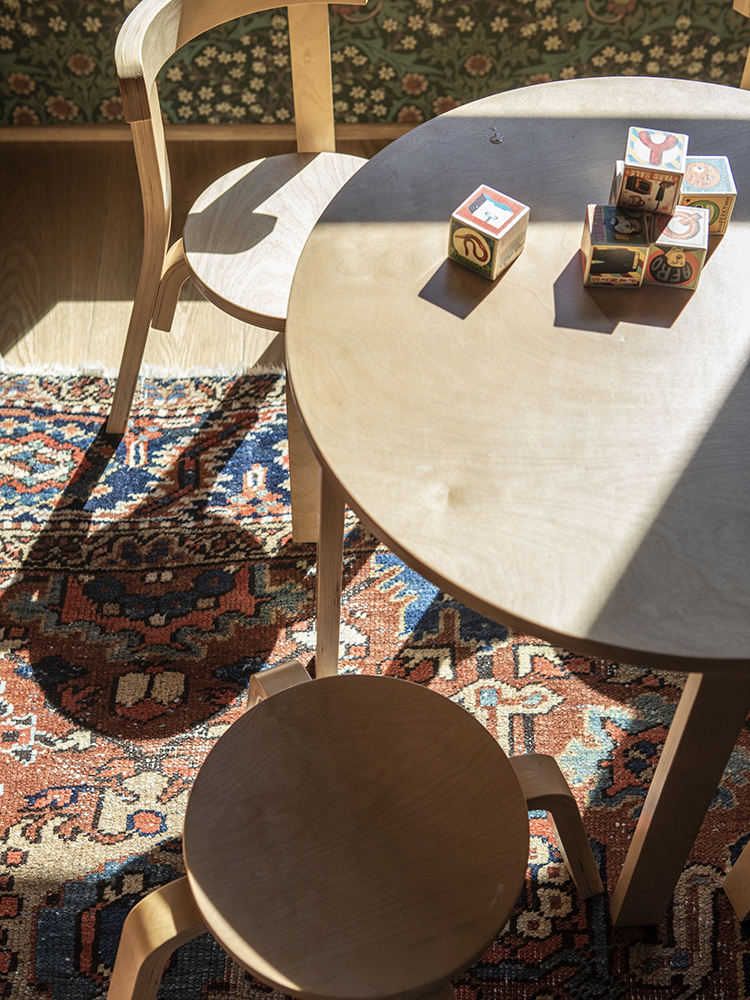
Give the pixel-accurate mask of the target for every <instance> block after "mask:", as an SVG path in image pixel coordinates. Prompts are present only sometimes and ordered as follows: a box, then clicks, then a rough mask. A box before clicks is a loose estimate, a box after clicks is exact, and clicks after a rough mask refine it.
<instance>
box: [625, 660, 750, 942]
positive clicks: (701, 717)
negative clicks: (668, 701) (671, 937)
mask: <svg viewBox="0 0 750 1000" xmlns="http://www.w3.org/2000/svg"><path fill="white" fill-rule="evenodd" d="M748 709H750V676H747V675H744V674H741V673H718V672H716V673H710V674H690V675H689V676H688V681H687V684H686V685H685V691H684V693H683V695H682V697H681V698H680V702H679V705H678V706H677V711H676V712H675V716H674V719H673V721H672V725H671V726H670V727H669V735H668V736H667V741H666V743H665V744H664V750H663V751H662V755H661V759H660V760H659V764H658V765H657V768H656V773H655V774H654V778H653V781H652V782H651V787H650V788H649V792H648V796H647V797H646V801H645V803H644V805H643V811H642V813H641V816H640V819H639V820H638V825H637V826H636V829H635V833H634V834H633V840H632V842H631V844H630V850H629V851H628V856H627V858H626V860H625V865H624V867H623V870H622V873H621V875H620V878H619V881H618V883H617V887H616V889H615V891H614V894H613V896H612V905H611V911H612V920H613V923H614V924H615V925H616V926H618V927H627V926H632V925H645V924H658V923H660V922H661V920H662V918H663V916H664V913H665V911H666V909H667V906H668V905H669V901H670V900H671V898H672V894H673V892H674V888H675V886H676V884H677V880H678V878H679V877H680V874H681V872H682V870H683V868H684V867H685V862H686V861H687V859H688V855H689V854H690V849H691V848H692V846H693V843H694V842H695V838H696V836H697V835H698V830H699V829H700V826H701V823H702V822H703V819H704V817H705V815H706V813H707V812H708V807H709V806H710V805H711V800H712V799H713V797H714V794H715V792H716V789H717V787H718V785H719V782H720V781H721V776H722V774H723V772H724V768H725V767H726V764H727V761H728V760H729V755H730V754H731V752H732V750H733V749H734V746H735V744H736V742H737V737H738V736H739V733H740V730H741V729H742V727H743V725H744V724H745V720H746V718H747V713H748Z"/></svg>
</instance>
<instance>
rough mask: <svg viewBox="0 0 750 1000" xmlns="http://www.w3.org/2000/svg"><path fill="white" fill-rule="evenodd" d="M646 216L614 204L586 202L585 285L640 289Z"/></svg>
mask: <svg viewBox="0 0 750 1000" xmlns="http://www.w3.org/2000/svg"><path fill="white" fill-rule="evenodd" d="M649 221H650V220H649V215H648V214H647V213H646V212H640V211H631V210H630V209H627V208H620V207H619V206H617V205H589V206H588V207H587V209H586V218H585V221H584V225H583V237H582V239H581V262H582V264H583V283H584V285H610V286H614V287H616V288H639V287H640V285H641V282H642V281H643V268H644V265H645V263H646V258H647V256H648V249H649V246H650V239H649Z"/></svg>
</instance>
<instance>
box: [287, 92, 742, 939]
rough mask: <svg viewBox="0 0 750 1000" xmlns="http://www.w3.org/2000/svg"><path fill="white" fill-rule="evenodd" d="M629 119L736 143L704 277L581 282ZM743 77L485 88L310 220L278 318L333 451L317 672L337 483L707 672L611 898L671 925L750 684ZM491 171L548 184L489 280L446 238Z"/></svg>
mask: <svg viewBox="0 0 750 1000" xmlns="http://www.w3.org/2000/svg"><path fill="white" fill-rule="evenodd" d="M630 125H642V126H650V127H654V128H657V129H658V128H662V129H666V130H673V131H678V132H683V133H687V134H688V135H689V137H690V141H689V148H688V153H689V154H691V155H692V154H703V155H710V154H724V155H727V156H728V157H729V158H730V161H731V165H732V169H733V172H734V176H735V181H736V184H737V189H738V192H739V194H738V198H737V203H736V206H735V210H734V214H733V217H732V221H731V223H730V226H729V231H728V233H727V235H726V236H725V237H724V238H723V239H721V240H719V239H716V238H713V239H712V248H711V249H712V255H711V257H710V260H709V261H708V263H707V264H706V266H705V269H704V271H703V274H702V277H701V280H700V283H699V285H698V288H697V290H696V291H695V292H694V293H690V292H686V291H684V290H681V289H673V288H667V289H660V288H657V287H654V286H644V287H643V288H641V289H638V290H619V289H618V290H614V289H588V288H584V287H583V284H582V280H581V265H580V259H579V247H580V242H581V233H582V228H583V217H584V212H585V208H586V205H587V204H588V203H594V202H598V203H606V201H607V199H608V195H609V189H610V184H611V180H612V175H613V173H614V165H615V160H616V159H618V158H622V156H623V154H624V151H625V142H626V138H627V131H628V128H629V126H630ZM749 154H750V93H748V92H745V91H739V90H732V89H730V88H726V87H719V86H714V85H711V84H704V83H690V82H684V81H678V80H659V79H645V78H629V77H622V78H604V79H595V80H575V81H565V82H560V83H551V84H542V85H539V86H534V87H528V88H525V89H521V90H515V91H511V92H508V93H505V94H501V95H497V96H494V97H488V98H485V99H483V100H480V101H476V102H474V103H472V104H469V105H466V106H464V107H461V108H458V109H456V110H455V111H452V112H449V113H448V114H445V115H442V116H440V117H438V118H436V119H434V120H432V121H429V122H427V123H425V124H424V125H421V126H420V127H419V128H417V129H415V130H414V131H413V132H411V133H409V134H408V135H406V136H404V137H402V138H401V139H399V140H397V141H396V142H395V143H393V144H392V145H391V146H389V147H387V148H386V149H385V150H383V151H382V152H381V153H379V154H378V155H377V156H376V157H375V158H374V159H373V160H371V161H370V162H369V163H368V164H367V165H366V166H364V167H363V168H362V169H361V170H360V171H359V172H358V173H357V174H356V175H355V176H354V177H353V178H352V180H351V181H349V182H348V184H347V185H346V186H345V188H344V189H343V190H342V191H341V192H340V194H339V195H338V196H337V197H336V198H335V199H334V201H333V202H332V204H331V205H330V207H329V208H328V210H327V211H326V212H325V213H324V215H323V216H322V218H321V220H320V221H319V222H318V224H317V226H316V227H315V229H314V231H313V233H312V236H311V237H310V239H309V241H308V243H307V246H306V248H305V251H304V253H303V256H302V259H301V262H300V265H299V268H298V270H297V275H296V278H295V282H294V286H293V290H292V296H291V302H290V309H289V318H288V324H287V361H288V368H289V375H290V379H291V386H292V390H293V394H294V398H295V399H296V402H297V405H298V408H299V412H300V414H301V417H302V421H303V424H304V426H305V428H306V430H307V433H308V435H309V438H310V441H311V442H312V446H313V450H314V451H315V453H316V456H317V458H318V460H319V462H320V463H321V465H322V467H323V470H324V474H323V501H322V508H321V510H322V522H321V535H320V554H319V569H318V573H319V588H320V589H319V606H318V622H319V624H318V627H319V648H318V659H317V668H318V670H319V671H320V672H323V673H325V672H331V671H335V669H336V660H337V650H338V641H337V637H338V621H339V610H338V596H339V592H338V591H337V589H336V581H337V579H338V578H340V566H341V563H340V554H341V541H340V538H341V532H342V523H343V499H344V498H345V499H346V501H347V502H348V503H349V504H350V505H351V507H352V508H353V509H354V510H355V511H356V512H357V514H358V515H359V517H360V518H361V520H362V521H363V522H364V523H365V524H366V525H367V526H368V527H369V528H370V529H371V530H372V531H373V532H374V533H375V534H376V535H377V536H378V537H379V538H381V539H382V540H383V541H384V542H385V543H386V544H387V545H389V546H390V547H391V548H392V549H393V550H394V551H395V552H396V553H398V555H400V556H401V557H402V558H403V559H404V560H405V561H406V562H407V563H408V564H409V565H411V566H413V567H414V568H416V569H417V570H418V571H419V572H421V573H422V574H423V575H424V576H425V577H427V578H428V579H429V580H431V581H433V582H434V583H436V584H437V585H438V586H440V587H442V588H444V589H445V590H446V591H448V592H449V593H451V594H453V595H454V596H455V597H457V598H458V599H460V600H461V601H463V602H465V603H466V604H467V605H469V606H471V607H473V608H476V609H477V610H479V611H481V612H482V613H484V614H486V615H489V616H491V617H493V618H497V619H499V620H500V621H502V622H505V623H507V624H508V625H510V626H512V627H514V628H516V629H519V630H521V631H523V632H529V633H532V634H535V635H538V636H540V637H543V638H545V639H547V640H549V641H551V642H553V643H555V644H557V645H560V646H563V647H567V648H571V649H574V650H578V651H581V652H587V653H592V654H594V655H597V656H602V657H609V658H612V659H615V660H620V661H623V662H627V663H632V664H638V665H642V666H647V667H652V668H662V669H669V670H679V671H686V672H689V673H690V677H689V679H688V684H687V687H686V690H685V694H684V695H683V698H682V699H681V702H680V705H679V707H678V711H677V714H676V716H675V719H674V722H673V724H672V727H671V731H670V735H669V739H668V741H667V744H666V746H665V749H664V752H663V755H662V762H661V763H660V765H659V768H658V770H657V774H656V777H655V779H654V781H653V783H652V787H651V790H650V792H649V796H648V799H647V801H646V804H645V806H644V810H643V813H642V816H641V820H640V821H639V824H638V828H637V831H636V833H635V835H634V838H633V843H632V845H631V849H630V853H629V856H628V861H627V863H626V866H625V869H624V871H623V874H622V876H621V878H620V881H619V883H618V886H617V889H616V891H615V894H614V897H613V915H614V919H615V921H616V922H617V923H619V924H632V923H658V922H659V921H660V920H661V918H662V916H663V913H664V910H665V909H666V906H667V904H668V902H669V900H670V898H671V895H672V891H673V889H674V885H675V883H676V880H677V878H678V876H679V874H680V872H681V871H682V868H683V867H684V864H685V861H686V859H687V856H688V853H689V851H690V848H691V846H692V844H693V841H694V839H695V836H696V834H697V831H698V828H699V826H700V823H701V821H702V819H703V817H704V815H705V813H706V811H707V809H708V806H709V804H710V801H711V798H712V796H713V794H714V792H715V789H716V786H717V784H718V782H719V780H720V777H721V774H722V771H723V768H724V766H725V764H726V761H727V759H728V757H729V754H730V752H731V750H732V748H733V747H734V744H735V742H736V738H737V734H738V732H739V730H740V728H741V726H742V725H743V724H744V722H745V719H746V716H747V712H748V708H750V669H749V668H750V398H749V397H750V392H749V389H750V380H749V379H748V375H747V360H748V355H749V354H750V251H749V250H748V247H749V246H750V242H749V241H748V237H749V236H750V232H749V228H750V227H749V226H748V219H749V216H750V200H749V199H748V194H747V192H748V191H750V155H749ZM481 183H485V184H489V185H490V186H492V187H494V188H496V189H498V190H500V191H502V192H504V193H506V194H508V195H509V196H510V197H512V198H514V199H516V200H518V201H521V202H524V203H526V204H527V205H529V206H530V207H531V214H530V224H529V232H528V237H527V240H526V248H525V250H524V252H523V254H522V255H521V257H520V258H519V259H518V260H516V262H515V263H514V264H512V265H511V267H510V268H509V269H508V270H507V271H506V273H505V274H504V275H502V276H501V277H500V278H499V279H498V280H497V281H496V282H494V283H490V282H488V281H486V280H485V279H483V278H482V277H480V276H478V275H475V274H474V273H472V272H470V271H468V270H466V269H465V268H462V267H461V266H460V265H457V264H455V263H454V262H452V261H448V260H447V259H446V254H447V242H448V220H449V217H450V214H451V212H452V211H453V210H454V209H455V208H456V207H457V206H458V205H459V204H460V203H461V202H462V201H463V200H464V199H465V198H466V197H467V196H468V195H469V194H470V193H471V192H472V191H473V190H474V189H475V188H476V187H477V186H478V185H479V184H481Z"/></svg>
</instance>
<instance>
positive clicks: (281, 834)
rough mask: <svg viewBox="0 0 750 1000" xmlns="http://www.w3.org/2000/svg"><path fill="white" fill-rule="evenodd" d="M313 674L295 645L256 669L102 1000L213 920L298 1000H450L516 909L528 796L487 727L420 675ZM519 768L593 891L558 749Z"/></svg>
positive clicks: (159, 969) (231, 944)
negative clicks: (180, 873) (172, 870)
mask: <svg viewBox="0 0 750 1000" xmlns="http://www.w3.org/2000/svg"><path fill="white" fill-rule="evenodd" d="M308 680H309V677H308V676H307V674H306V672H305V671H304V669H303V668H302V667H301V666H300V665H299V664H298V663H296V662H295V663H293V664H286V665H284V666H282V667H280V668H275V669H274V670H270V671H266V672H265V673H263V674H261V675H259V676H258V675H256V678H254V679H253V683H252V684H251V692H250V699H249V703H250V705H251V706H255V707H253V709H252V711H250V712H248V713H247V714H246V715H245V716H243V718H242V719H240V720H239V721H238V722H236V723H235V724H234V725H233V726H232V727H231V728H230V729H229V730H228V731H227V732H226V733H225V734H224V735H223V736H222V737H221V739H220V740H219V741H218V743H217V744H216V746H215V747H214V749H213V750H212V751H211V753H210V754H209V755H208V757H207V759H206V761H205V763H204V764H203V767H202V768H201V770H200V772H199V774H198V777H197V779H196V782H195V785H194V787H193V789H192V792H191V795H190V800H189V803H188V808H187V814H186V817H185V834H184V844H183V847H184V855H185V865H186V867H187V872H188V874H187V877H186V878H182V879H179V880H177V881H176V882H172V883H170V884H169V885H166V886H164V887H163V888H161V889H157V890H155V891H154V892H153V893H151V894H150V895H148V896H147V897H145V898H144V899H143V900H142V901H141V902H139V903H138V904H137V905H136V906H135V907H134V908H133V910H132V911H131V912H130V914H129V915H128V918H127V920H126V922H125V926H124V928H123V933H122V939H121V941H120V947H119V950H118V954H117V961H116V963H115V968H114V972H113V975H112V982H111V986H110V990H109V994H108V998H109V1000H125V998H128V1000H129V998H138V1000H146V998H153V997H155V995H156V991H157V989H158V985H159V981H160V979H161V976H162V973H163V969H164V963H165V960H166V958H167V957H168V955H169V954H170V952H171V951H173V950H174V948H175V947H177V946H178V945H179V944H181V943H182V942H184V941H186V940H188V939H189V938H191V937H194V936H196V935H197V934H200V933H201V932H203V931H204V930H205V929H206V928H208V930H210V931H211V933H212V934H213V935H214V937H215V938H216V939H217V940H218V941H219V943H220V944H221V945H222V947H224V948H225V949H226V951H227V952H228V953H229V954H230V955H231V956H232V958H234V960H235V961H236V962H238V963H239V964H240V965H241V966H242V967H243V968H245V969H247V970H248V971H249V972H251V973H252V974H253V975H254V976H256V977H257V978H259V979H261V980H262V981H264V982H265V983H267V984H268V985H270V986H272V987H273V988H274V989H277V990H280V991H281V992H282V993H286V994H290V995H292V996H295V997H302V998H305V1000H377V998H394V1000H395V998H402V1000H410V998H416V997H421V996H427V995H432V994H435V995H437V994H439V995H440V997H441V1000H442V998H445V1000H449V998H450V997H452V995H453V994H452V988H451V986H450V980H451V979H452V978H454V977H455V976H457V975H458V974H459V973H460V972H462V971H463V970H464V969H465V968H467V967H468V966H469V965H471V964H472V963H473V962H474V961H475V960H476V959H477V958H478V957H479V956H480V955H481V954H482V952H483V951H484V950H485V949H486V948H487V946H488V945H489V944H490V943H491V942H492V941H493V940H494V939H495V938H496V937H497V935H498V933H499V932H500V930H501V929H502V927H503V926H504V924H505V923H506V921H507V919H508V917H509V915H510V913H511V911H512V909H513V907H514V905H515V903H516V900H517V899H518V895H519V893H520V891H521V887H522V885H523V881H524V877H525V872H526V863H527V858H528V848H529V825H528V815H527V809H528V804H527V801H526V798H525V796H524V792H523V791H522V788H521V783H520V782H519V780H518V777H517V772H516V770H514V767H513V766H512V763H511V761H509V759H508V758H507V757H506V755H505V754H504V753H503V751H502V749H501V748H500V746H499V745H498V744H497V743H496V742H495V740H494V739H493V738H492V736H491V735H490V734H489V733H488V732H487V730H486V729H484V727H483V726H482V725H481V724H480V723H479V722H477V721H476V720H475V719H474V718H473V717H472V716H471V715H470V714H469V713H468V712H466V711H465V710H464V709H463V708H461V707H460V706H458V705H456V704H454V703H453V702H451V701H449V700H448V699H447V698H445V697H443V696H441V695H439V694H436V693H435V692H434V691H430V690H429V689H427V688H424V687H421V686H420V685H418V684H413V683H409V682H406V681H401V680H396V679H393V678H384V677H365V676H354V675H340V676H336V677H326V678H321V679H319V680H316V681H314V682H312V683H308V684H299V683H298V682H299V681H308ZM289 685H292V686H289ZM279 688H281V690H279ZM276 692H278V693H276ZM271 693H273V697H271V698H269V697H268V695H269V694H271ZM517 760H523V759H522V758H517ZM529 761H530V762H529ZM548 761H549V762H551V763H552V765H553V767H552V768H551V769H550V767H549V765H548V764H547V763H546V762H548ZM540 762H541V763H540ZM520 770H521V773H522V776H523V775H524V773H525V775H526V780H527V781H529V782H530V783H532V784H533V783H534V782H536V788H532V792H533V793H534V796H535V798H534V803H535V805H534V807H535V808H538V807H541V808H545V805H544V802H545V801H546V802H547V803H548V805H551V808H554V809H555V811H556V815H555V819H556V821H557V829H558V833H559V835H560V836H561V837H562V838H563V840H565V842H566V844H565V847H566V855H567V858H568V859H569V860H571V861H572V864H573V871H574V872H576V881H577V884H578V887H579V889H580V891H581V892H582V893H583V894H584V895H586V896H588V895H592V894H593V893H595V892H599V891H601V889H602V885H601V881H600V879H599V875H598V873H597V871H596V867H595V864H594V859H593V855H592V854H591V850H590V848H589V845H588V841H587V839H586V836H585V833H584V831H583V825H582V823H581V819H580V815H579V813H578V810H577V808H575V803H574V802H573V807H574V808H573V811H571V810H570V808H569V807H570V802H571V801H572V795H571V793H570V790H569V789H568V788H567V785H566V784H565V781H564V779H562V775H561V774H560V772H559V769H558V768H557V766H556V765H555V764H554V761H551V758H547V757H542V756H537V755H532V757H531V758H530V759H529V760H527V761H526V766H524V765H523V763H522V765H521V768H520ZM550 774H552V775H553V776H554V775H558V776H559V778H560V779H561V780H562V786H564V788H563V787H562V786H561V785H560V783H559V781H557V779H556V778H554V777H553V783H555V782H556V784H555V787H554V788H553V789H552V790H551V792H550V794H549V797H548V798H545V792H544V789H543V786H544V785H545V775H546V776H547V777H549V775H550ZM547 784H549V782H548V781H547Z"/></svg>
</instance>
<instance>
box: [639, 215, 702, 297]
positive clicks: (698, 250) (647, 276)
mask: <svg viewBox="0 0 750 1000" xmlns="http://www.w3.org/2000/svg"><path fill="white" fill-rule="evenodd" d="M709 218H710V215H709V211H708V209H707V208H701V207H696V206H695V205H691V206H689V207H688V206H687V205H678V207H677V208H676V209H675V213H674V215H671V216H659V217H654V220H653V222H654V231H653V233H652V236H651V239H652V245H651V248H650V250H649V254H648V261H647V263H646V270H645V273H644V275H643V280H644V282H648V283H649V284H651V285H673V286H675V287H677V288H691V289H692V288H695V286H696V285H697V284H698V278H700V273H701V268H702V267H703V263H704V261H705V259H706V254H707V253H708V224H709Z"/></svg>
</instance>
